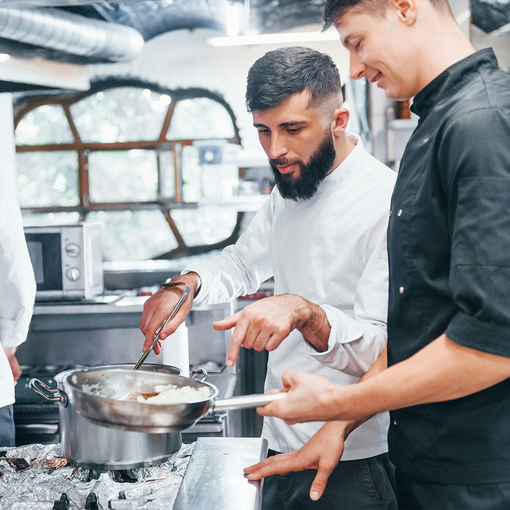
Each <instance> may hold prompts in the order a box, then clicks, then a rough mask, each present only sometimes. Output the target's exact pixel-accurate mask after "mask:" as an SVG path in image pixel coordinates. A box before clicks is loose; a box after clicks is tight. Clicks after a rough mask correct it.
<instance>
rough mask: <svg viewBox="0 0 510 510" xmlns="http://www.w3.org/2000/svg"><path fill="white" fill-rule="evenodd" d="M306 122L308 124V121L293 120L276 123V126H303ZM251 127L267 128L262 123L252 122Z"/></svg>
mask: <svg viewBox="0 0 510 510" xmlns="http://www.w3.org/2000/svg"><path fill="white" fill-rule="evenodd" d="M306 124H308V122H307V121H305V120H296V121H294V122H282V123H281V124H278V127H289V126H305V125H306ZM253 127H256V128H266V129H267V126H266V125H264V124H253Z"/></svg>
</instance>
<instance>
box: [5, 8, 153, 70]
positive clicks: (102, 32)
mask: <svg viewBox="0 0 510 510" xmlns="http://www.w3.org/2000/svg"><path fill="white" fill-rule="evenodd" d="M0 37H3V38H6V39H12V40H14V41H18V42H23V43H27V44H32V45H34V46H39V47H41V46H42V47H45V48H51V49H54V50H58V51H62V52H65V53H71V54H73V55H80V56H83V57H95V58H100V59H105V60H108V61H110V62H122V61H126V60H130V59H132V58H133V57H135V56H136V55H138V54H139V53H140V52H141V51H142V49H143V45H144V40H143V37H142V35H141V34H140V33H139V32H138V31H136V30H135V29H133V28H131V27H126V26H123V25H119V24H116V23H107V22H105V21H100V20H95V19H89V18H85V17H83V16H79V15H77V14H72V13H69V12H66V11H62V10H60V9H51V8H43V9H39V8H37V9H4V8H0Z"/></svg>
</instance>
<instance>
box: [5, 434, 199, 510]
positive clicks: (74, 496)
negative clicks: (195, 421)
mask: <svg viewBox="0 0 510 510" xmlns="http://www.w3.org/2000/svg"><path fill="white" fill-rule="evenodd" d="M194 446H195V443H192V444H185V445H183V446H182V447H181V449H180V450H179V451H178V452H176V453H175V454H174V455H173V456H172V457H171V458H170V459H168V460H167V461H166V462H164V463H162V464H159V465H157V466H152V467H150V468H139V469H129V470H117V471H105V472H99V471H95V470H92V469H84V468H80V467H77V466H75V465H73V464H72V463H70V462H69V461H68V460H67V459H66V458H65V457H64V456H63V455H62V452H61V449H60V444H53V445H41V444H31V445H25V446H21V447H15V448H7V449H3V450H0V508H2V509H4V508H5V509H7V508H9V509H13V510H14V509H23V510H32V509H34V510H35V509H37V510H44V509H83V508H85V509H87V510H95V509H98V510H99V509H106V508H108V509H128V508H129V509H134V508H147V509H170V508H172V506H173V504H174V501H175V499H176V497H177V493H178V491H179V487H180V485H181V481H182V478H183V477H184V474H185V472H186V468H187V466H188V463H189V459H190V456H191V454H192V452H193V449H194Z"/></svg>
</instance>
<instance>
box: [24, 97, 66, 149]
mask: <svg viewBox="0 0 510 510" xmlns="http://www.w3.org/2000/svg"><path fill="white" fill-rule="evenodd" d="M15 137H16V144H17V145H45V144H54V143H73V142H74V136H73V134H72V132H71V128H70V127H69V123H68V122H67V117H66V114H65V112H64V109H63V108H62V107H61V106H60V105H49V104H48V105H43V106H39V107H38V108H35V109H34V110H32V111H31V112H29V113H27V114H26V115H25V116H24V117H23V118H22V119H21V120H20V122H19V124H18V127H17V128H16V133H15Z"/></svg>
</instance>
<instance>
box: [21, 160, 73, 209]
mask: <svg viewBox="0 0 510 510" xmlns="http://www.w3.org/2000/svg"><path fill="white" fill-rule="evenodd" d="M16 170H17V174H18V199H19V204H20V206H21V207H44V206H59V205H60V206H70V205H78V203H79V199H78V154H77V153H76V152H71V151H59V152H21V153H17V154H16Z"/></svg>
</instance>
